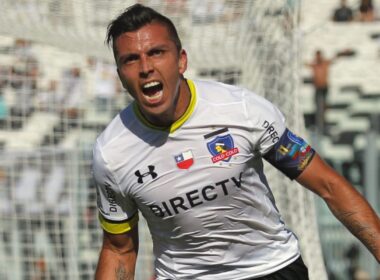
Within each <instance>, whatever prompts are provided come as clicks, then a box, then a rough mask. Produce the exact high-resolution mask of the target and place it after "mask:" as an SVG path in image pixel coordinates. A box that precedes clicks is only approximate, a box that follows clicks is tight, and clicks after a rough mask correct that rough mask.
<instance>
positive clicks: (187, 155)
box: [174, 150, 194, 169]
mask: <svg viewBox="0 0 380 280" xmlns="http://www.w3.org/2000/svg"><path fill="white" fill-rule="evenodd" d="M174 158H175V161H176V163H177V166H178V168H180V169H188V168H189V167H190V166H192V165H193V163H194V158H193V153H192V152H191V151H190V150H188V151H186V152H183V153H180V154H179V155H176V156H175V157H174Z"/></svg>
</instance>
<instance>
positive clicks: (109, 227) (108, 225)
mask: <svg viewBox="0 0 380 280" xmlns="http://www.w3.org/2000/svg"><path fill="white" fill-rule="evenodd" d="M138 221H139V215H138V213H136V214H135V215H134V216H133V217H132V218H131V219H129V220H127V221H122V222H114V221H110V220H107V219H105V218H104V217H103V216H102V214H100V213H99V222H100V226H101V227H102V228H103V229H104V230H105V231H106V232H109V233H113V234H119V233H125V232H128V231H130V230H131V229H132V228H133V227H134V226H135V225H136V224H137V222H138Z"/></svg>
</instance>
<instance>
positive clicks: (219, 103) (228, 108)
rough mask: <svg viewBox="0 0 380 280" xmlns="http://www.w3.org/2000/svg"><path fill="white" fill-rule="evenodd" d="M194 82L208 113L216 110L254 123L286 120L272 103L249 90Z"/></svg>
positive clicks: (205, 82) (211, 82)
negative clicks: (239, 116) (212, 109)
mask: <svg viewBox="0 0 380 280" xmlns="http://www.w3.org/2000/svg"><path fill="white" fill-rule="evenodd" d="M193 82H194V85H195V88H196V92H197V95H198V96H199V100H200V103H202V106H203V107H204V108H205V107H207V109H208V111H209V110H210V109H211V108H214V112H215V111H216V112H222V113H223V114H224V115H228V114H229V113H231V114H233V115H235V116H236V115H241V117H242V118H243V119H249V120H251V121H253V122H254V123H256V122H258V121H259V120H260V121H261V119H263V118H264V119H267V120H269V119H272V118H274V119H283V118H284V117H283V115H282V113H281V112H280V110H279V109H278V108H277V107H276V106H275V105H274V104H273V103H272V102H270V101H269V100H267V99H266V98H265V97H263V96H260V95H258V94H257V93H255V92H254V91H252V90H249V89H247V88H244V87H239V86H235V85H228V84H224V83H220V82H214V81H200V80H194V81H193Z"/></svg>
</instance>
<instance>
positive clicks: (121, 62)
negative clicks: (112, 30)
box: [114, 23, 187, 125]
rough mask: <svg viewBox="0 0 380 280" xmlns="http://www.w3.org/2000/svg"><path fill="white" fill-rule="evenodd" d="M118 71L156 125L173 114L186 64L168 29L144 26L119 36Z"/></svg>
mask: <svg viewBox="0 0 380 280" xmlns="http://www.w3.org/2000/svg"><path fill="white" fill-rule="evenodd" d="M114 49H115V58H116V63H117V67H118V74H119V77H120V80H121V82H122V84H123V86H124V88H125V89H127V90H128V92H129V93H130V94H131V95H132V96H133V97H134V99H135V100H136V102H137V104H138V105H139V108H140V110H141V112H142V113H143V115H144V116H145V117H146V118H147V119H148V120H149V121H151V122H152V123H153V124H157V125H162V124H166V121H165V120H167V118H168V116H174V113H175V111H176V110H178V108H176V107H177V96H178V94H179V93H178V91H179V84H180V81H181V75H182V74H183V73H184V72H185V70H186V67H187V56H186V52H185V51H184V50H181V52H180V53H178V50H177V48H176V45H175V43H174V41H173V40H172V39H171V37H170V34H169V32H168V30H167V28H166V27H165V26H164V25H162V24H159V23H152V24H148V25H145V26H143V27H141V28H140V29H138V30H137V31H134V32H126V33H124V34H122V35H121V36H119V37H118V38H117V39H116V41H115V45H114Z"/></svg>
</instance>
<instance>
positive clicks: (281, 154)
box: [264, 129, 315, 180]
mask: <svg viewBox="0 0 380 280" xmlns="http://www.w3.org/2000/svg"><path fill="white" fill-rule="evenodd" d="M314 154H315V151H314V149H313V148H311V147H310V145H309V144H308V143H306V142H305V140H303V139H302V138H301V137H298V136H297V135H295V134H293V133H292V132H291V131H290V130H289V129H286V130H285V132H284V133H283V134H282V136H281V137H280V140H278V142H277V143H276V144H275V145H274V147H272V149H271V150H270V151H269V152H268V153H266V154H265V155H264V158H265V159H266V160H267V161H268V162H269V163H271V164H272V165H273V166H274V167H276V168H277V169H279V170H280V171H282V173H284V174H285V175H286V176H288V177H289V178H290V179H292V180H293V179H295V178H297V177H298V175H300V174H301V173H302V171H304V170H305V168H306V167H307V166H308V164H309V163H310V161H311V159H312V158H313V156H314Z"/></svg>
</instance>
